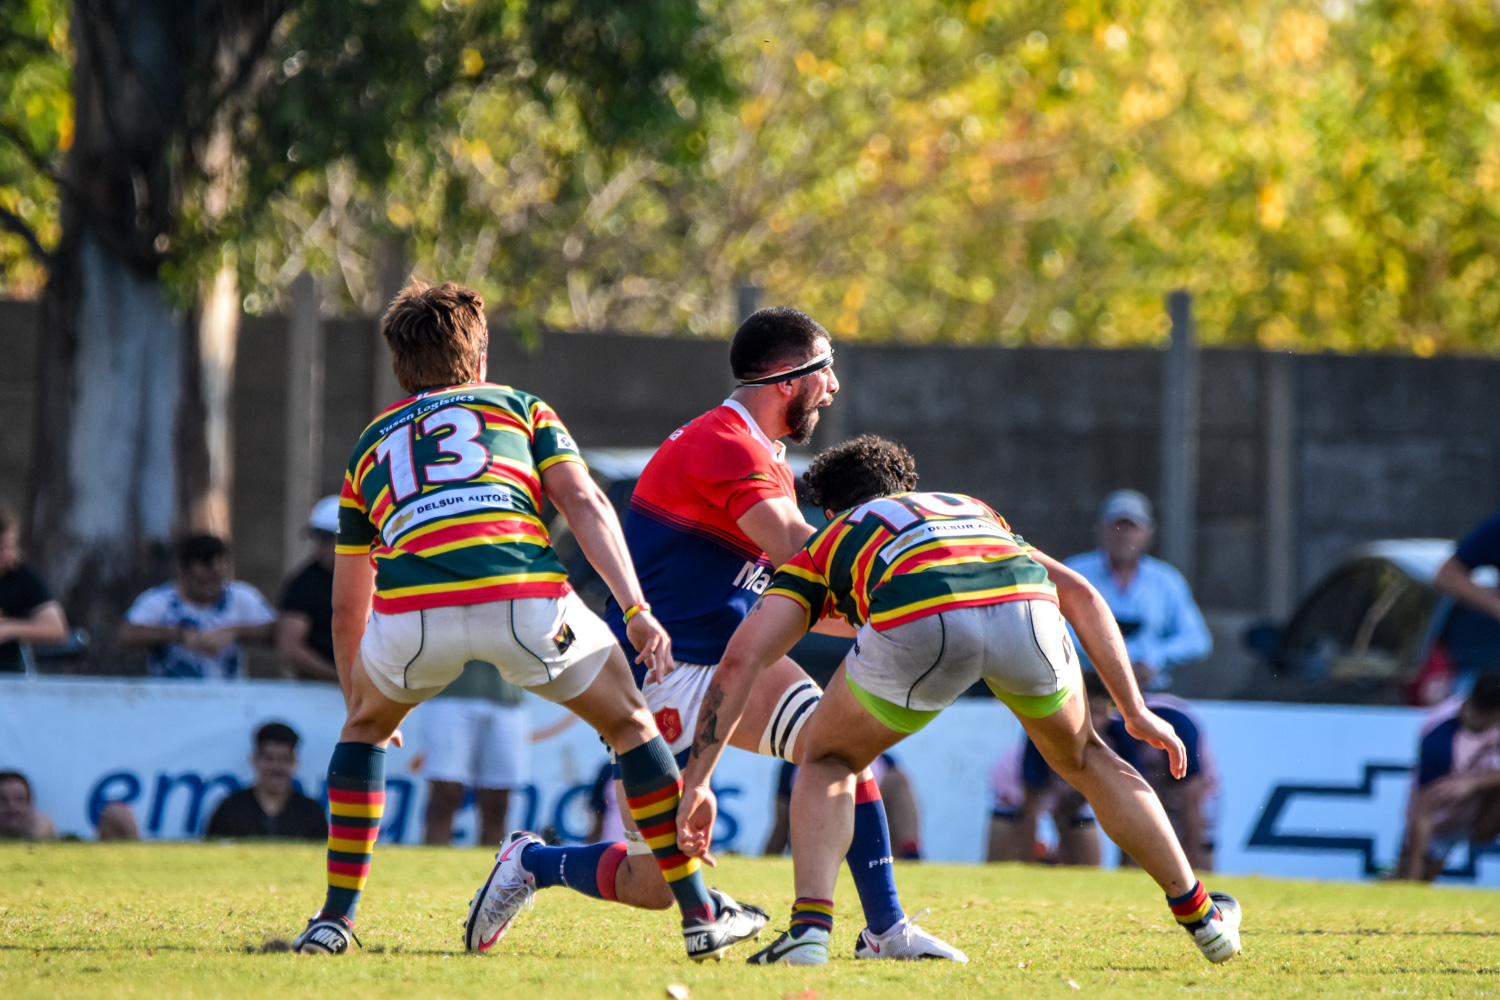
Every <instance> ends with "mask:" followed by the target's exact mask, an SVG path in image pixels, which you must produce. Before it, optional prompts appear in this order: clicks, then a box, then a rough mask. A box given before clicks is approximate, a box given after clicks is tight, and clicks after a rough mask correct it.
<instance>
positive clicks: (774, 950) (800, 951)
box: [745, 927, 828, 965]
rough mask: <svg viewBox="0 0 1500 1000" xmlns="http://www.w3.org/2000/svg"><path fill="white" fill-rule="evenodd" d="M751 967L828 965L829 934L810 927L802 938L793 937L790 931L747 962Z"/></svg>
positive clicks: (820, 929)
mask: <svg viewBox="0 0 1500 1000" xmlns="http://www.w3.org/2000/svg"><path fill="white" fill-rule="evenodd" d="M745 962H746V963H747V964H749V965H827V964H828V932H827V931H825V930H824V929H823V928H821V927H809V928H808V929H807V930H805V931H803V932H802V936H801V937H792V934H791V932H790V931H783V932H782V933H781V936H780V937H779V938H777V939H776V940H775V941H772V942H771V943H770V944H768V945H766V946H765V947H764V948H762V949H761V950H760V951H757V952H756V953H755V954H754V955H751V956H750V957H749V958H747V959H746V960H745Z"/></svg>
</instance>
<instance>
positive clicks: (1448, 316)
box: [247, 0, 1500, 354]
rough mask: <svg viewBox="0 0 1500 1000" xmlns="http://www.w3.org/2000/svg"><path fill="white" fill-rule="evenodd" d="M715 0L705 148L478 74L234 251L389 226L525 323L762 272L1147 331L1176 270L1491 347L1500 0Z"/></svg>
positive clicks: (1381, 340)
mask: <svg viewBox="0 0 1500 1000" xmlns="http://www.w3.org/2000/svg"><path fill="white" fill-rule="evenodd" d="M707 9H708V10H709V11H710V12H711V14H712V16H713V17H714V18H715V19H716V20H717V21H718V23H719V24H720V25H721V26H722V30H723V35H724V38H723V41H722V42H721V43H720V45H719V52H720V54H721V56H722V59H723V62H724V65H725V67H726V72H727V73H728V74H729V76H730V77H731V79H732V80H733V81H734V82H735V83H736V84H737V85H738V88H737V91H738V92H737V95H736V97H735V98H734V99H733V100H730V101H718V100H712V99H710V100H702V99H701V98H695V96H694V95H693V94H692V93H690V92H688V91H687V90H685V89H679V90H676V91H674V92H673V93H672V94H671V96H672V98H673V104H674V106H675V107H676V109H677V111H678V113H679V115H681V116H683V118H684V119H685V120H690V121H692V122H694V123H695V124H696V125H697V126H698V128H697V130H696V131H694V132H693V133H691V134H692V135H693V137H695V138H701V139H702V141H703V142H704V143H705V144H706V146H705V148H704V150H703V155H702V156H697V157H690V158H678V159H675V160H673V159H669V158H661V157H657V156H654V155H653V154H652V151H650V150H639V149H637V150H633V151H630V152H628V153H621V152H619V151H613V152H611V151H605V150H600V149H597V148H595V147H594V146H592V145H591V144H589V143H587V142H586V141H580V140H579V137H578V131H577V128H576V125H575V120H574V115H573V113H572V112H571V110H570V109H569V108H568V107H567V106H566V103H550V104H542V103H536V102H533V101H532V100H531V98H530V95H528V94H525V93H519V92H517V91H516V90H515V89H514V88H511V87H508V86H490V87H481V88H476V89H475V90H474V91H473V92H471V94H470V95H469V99H468V101H467V103H466V104H465V105H464V106H463V107H461V108H459V109H457V110H456V113H455V117H454V120H453V124H452V127H451V128H450V129H448V130H447V131H446V132H444V133H442V135H441V139H440V141H436V142H429V143H427V144H425V145H423V146H420V147H416V146H414V147H410V148H403V149H401V150H398V153H397V159H398V161H399V163H398V168H397V172H396V175H395V179H394V181H393V186H392V189H391V207H392V209H393V215H392V216H391V218H390V220H387V219H386V218H385V217H384V216H381V217H379V218H376V219H368V220H357V219H356V220H352V221H349V224H347V225H343V226H341V227H330V226H323V227H318V228H317V229H316V230H315V232H314V234H313V235H312V236H307V235H305V234H307V233H308V232H309V229H308V227H307V226H306V225H305V223H306V222H308V221H309V220H311V219H314V218H328V217H329V216H328V215H326V214H325V213H328V212H329V211H330V206H332V205H334V204H336V203H338V199H337V198H335V197H333V196H332V195H333V194H335V193H336V189H337V188H338V184H336V183H333V182H332V181H328V180H323V181H320V182H319V183H318V184H315V185H311V186H309V187H308V188H307V189H305V190H302V191H299V192H296V193H295V197H291V198H288V199H286V200H284V201H282V202H281V203H280V204H279V207H278V212H280V213H282V214H280V215H275V214H273V215H272V216H268V217H267V221H268V223H269V225H268V226H267V227H266V228H265V229H264V230H262V231H261V232H260V233H259V234H257V240H256V242H255V247H256V250H255V256H256V259H257V260H258V261H259V262H260V266H259V268H258V270H256V271H255V272H254V273H253V274H250V275H247V281H248V282H252V283H255V284H257V286H258V289H259V290H258V292H257V295H258V296H259V297H260V299H261V300H263V301H271V300H273V299H274V296H275V286H276V281H277V280H278V279H277V272H278V269H279V267H280V262H281V261H283V260H285V259H287V258H288V256H294V255H296V254H307V255H310V256H313V257H321V258H322V259H326V260H332V259H333V258H334V257H336V256H338V255H340V254H344V253H347V252H349V251H350V250H352V251H353V253H352V256H353V258H354V259H359V258H360V257H361V256H364V255H367V254H368V253H369V252H370V251H369V249H368V244H369V241H370V232H371V230H372V229H373V228H376V227H377V226H389V225H396V226H398V227H401V228H404V229H406V230H407V231H408V232H409V233H410V235H411V239H412V241H413V244H414V246H415V248H416V250H417V258H418V260H420V261H422V262H423V265H424V266H425V267H427V268H429V269H430V270H431V271H432V272H433V273H442V274H464V275H468V276H470V280H473V281H474V282H475V283H477V284H479V285H481V286H482V287H483V288H484V290H485V292H486V295H487V297H488V298H489V299H490V300H491V301H492V302H493V303H494V304H496V305H497V306H498V307H499V308H500V310H501V312H502V315H503V316H504V317H505V318H506V319H507V320H508V321H510V322H511V323H513V324H515V325H516V326H518V327H521V328H523V329H530V328H534V327H539V326H553V327H560V328H564V329H576V328H601V327H606V326H609V327H617V328H624V329H635V330H645V331H659V332H667V331H681V330H683V329H688V330H691V331H694V332H698V333H701V334H704V335H716V336H722V335H725V334H726V333H727V332H728V331H729V330H731V329H732V328H733V324H734V318H735V317H734V295H733V287H734V285H735V284H736V283H737V282H739V281H744V280H751V281H754V282H755V283H757V284H760V285H762V286H764V287H765V288H766V290H767V296H768V298H769V299H770V300H774V301H781V302H792V303H795V304H797V305H799V306H801V307H803V308H806V309H808V310H809V311H811V312H813V313H814V314H816V315H818V316H819V317H821V318H823V319H825V320H826V321H827V322H829V323H830V324H831V325H832V326H834V327H835V332H836V333H837V334H838V335H840V336H845V337H851V336H857V337H864V338H871V339H901V340H906V341H913V342H924V341H936V340H941V341H949V342H999V343H1005V344H1021V343H1032V344H1055V345H1070V344H1093V345H1100V346H1122V345H1131V344H1154V343H1160V342H1161V340H1162V339H1163V338H1164V337H1165V334H1166V323H1165V316H1164V314H1163V309H1162V296H1163V293H1164V291H1166V290H1167V289H1169V288H1173V287H1178V286H1185V287H1188V288H1190V289H1191V290H1193V291H1194V292H1195V294H1196V298H1197V309H1198V318H1199V327H1200V330H1201V331H1202V335H1203V337H1204V339H1205V341H1207V342H1209V343H1224V344H1246V345H1252V344H1258V345H1263V346H1266V347H1273V348H1294V349H1300V350H1323V349H1333V350H1402V351H1411V352H1415V353H1424V354H1425V353H1431V352H1433V351H1436V350H1449V351H1451V350H1481V351H1496V350H1500V332H1497V329H1500V285H1497V284H1496V283H1495V282H1494V281H1493V280H1492V278H1493V276H1495V275H1496V274H1497V273H1500V243H1497V221H1500V220H1497V216H1496V213H1497V211H1500V144H1497V142H1496V140H1495V136H1496V131H1495V130H1496V127H1497V126H1496V123H1497V122H1500V112H1497V111H1496V109H1497V108H1500V34H1497V32H1500V13H1497V11H1500V8H1496V7H1495V5H1493V4H1459V3H1453V2H1449V0H1436V2H1430V0H1420V2H1419V0H1368V2H1360V3H1351V2H1348V0H1322V2H1316V3H1315V2H1310V0H1208V2H1196V3H1184V2H1181V0H1126V2H1121V3H1099V2H1096V0H900V2H897V0H866V2H862V3H858V4H855V3H818V4H792V3H782V2H778V0H716V2H715V3H713V4H712V5H711V6H709V7H708V8H707ZM455 192H456V193H457V195H455ZM455 200H456V201H457V202H459V203H461V207H460V210H459V211H458V212H457V213H456V214H455V213H454V212H453V211H451V210H450V206H451V204H452V203H453V202H454V201H455ZM333 214H334V215H337V216H338V217H339V218H340V219H342V220H349V216H348V214H347V213H345V214H340V213H337V212H335V213H333ZM331 266H333V267H334V268H335V269H337V265H336V264H334V265H331ZM354 281H355V284H358V280H357V278H355V279H354Z"/></svg>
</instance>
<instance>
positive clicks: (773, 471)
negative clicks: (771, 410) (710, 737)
mask: <svg viewBox="0 0 1500 1000" xmlns="http://www.w3.org/2000/svg"><path fill="white" fill-rule="evenodd" d="M784 451H785V449H784V448H783V447H782V446H781V445H780V444H779V443H775V442H772V441H771V440H770V439H769V438H767V437H766V435H765V434H764V433H763V432H762V431H761V429H760V427H759V426H757V425H756V423H755V421H754V420H753V419H752V418H751V416H750V414H749V413H747V412H746V411H745V409H744V407H742V406H740V405H739V403H737V402H735V401H734V400H726V401H725V402H724V404H723V405H722V406H719V407H717V408H716V409H713V410H710V411H709V412H707V413H705V414H703V416H701V417H699V418H697V419H696V420H694V421H693V422H692V423H690V424H688V425H687V426H686V427H679V428H678V429H677V430H675V431H673V432H672V435H671V436H670V437H668V438H667V440H666V441H665V442H664V443H663V444H662V446H661V447H660V448H658V449H657V451H656V454H655V455H654V456H652V458H651V461H650V462H648V463H647V464H646V468H645V470H644V471H643V472H642V473H641V478H640V481H639V482H638V483H636V487H635V493H634V495H632V496H631V498H630V509H629V510H627V511H626V512H625V541H626V544H628V545H629V547H630V558H631V560H632V561H633V562H634V563H635V571H636V575H637V576H638V577H639V578H640V581H641V589H642V590H643V591H644V592H645V594H646V600H648V601H650V602H651V611H652V614H654V615H655V616H656V619H657V620H658V621H660V622H661V623H662V625H663V626H664V627H665V628H666V630H667V633H668V634H669V635H671V637H672V655H673V656H674V657H675V658H676V659H678V660H682V661H684V662H686V663H701V664H714V663H718V662H719V658H720V657H721V656H723V655H724V647H725V646H727V645H728V644H729V637H730V636H731V635H733V634H734V630H735V628H737V627H738V626H739V624H740V622H741V621H742V620H744V617H745V616H746V615H747V614H749V613H750V607H751V605H753V604H754V603H755V600H756V598H758V597H759V596H760V595H761V594H762V593H763V592H764V591H765V589H766V586H767V584H769V583H770V581H771V570H772V569H773V568H774V567H773V566H772V565H771V561H770V560H769V559H768V558H766V554H765V553H764V552H762V551H761V550H760V548H759V547H758V546H757V545H756V544H755V543H754V542H752V541H751V540H750V539H749V538H748V537H747V536H746V535H745V533H744V532H743V531H741V530H740V527H739V524H738V523H737V522H738V521H739V519H740V518H741V517H742V516H744V514H745V512H746V511H748V510H749V509H750V508H751V507H754V506H755V505H756V504H758V503H760V502H761V501H763V500H769V499H771V498H773V497H787V498H788V499H794V498H795V496H796V485H795V480H794V477H793V476H792V470H791V469H789V468H788V467H787V464H786V462H785V460H784V458H783V452H784ZM605 617H606V619H607V620H608V622H609V626H610V628H611V629H613V630H614V633H615V636H616V637H617V638H618V639H619V640H620V642H621V643H622V644H623V645H625V647H626V648H627V649H628V648H630V642H629V640H628V639H626V637H625V623H624V619H623V616H622V615H621V613H620V608H619V606H618V605H616V604H615V602H614V601H613V600H611V601H610V602H609V603H608V605H607V609H606V614H605Z"/></svg>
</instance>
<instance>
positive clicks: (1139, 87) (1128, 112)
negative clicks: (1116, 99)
mask: <svg viewBox="0 0 1500 1000" xmlns="http://www.w3.org/2000/svg"><path fill="white" fill-rule="evenodd" d="M1175 104H1176V102H1175V101H1173V100H1172V98H1171V97H1170V96H1169V95H1168V94H1166V93H1164V92H1163V91H1160V90H1157V89H1156V88H1154V87H1149V86H1147V85H1145V84H1143V83H1132V84H1131V85H1130V86H1129V87H1127V88H1125V94H1124V96H1122V97H1121V98H1120V120H1121V121H1122V122H1123V123H1124V125H1125V126H1126V127H1127V128H1137V127H1139V126H1141V125H1145V124H1147V123H1149V122H1154V121H1158V120H1160V119H1162V118H1165V117H1166V116H1167V115H1168V114H1169V113H1170V112H1171V110H1172V108H1173V106H1174V105H1175Z"/></svg>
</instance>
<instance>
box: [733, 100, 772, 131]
mask: <svg viewBox="0 0 1500 1000" xmlns="http://www.w3.org/2000/svg"><path fill="white" fill-rule="evenodd" d="M774 106H775V102H774V101H773V100H772V99H771V98H770V97H768V96H765V95H761V96H757V97H752V98H750V99H749V100H747V101H746V102H745V104H744V106H743V107H741V108H740V123H741V124H743V125H744V126H745V127H746V128H757V127H758V126H760V124H761V123H762V122H764V121H765V120H766V117H767V116H768V115H770V113H771V108H772V107H774Z"/></svg>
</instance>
